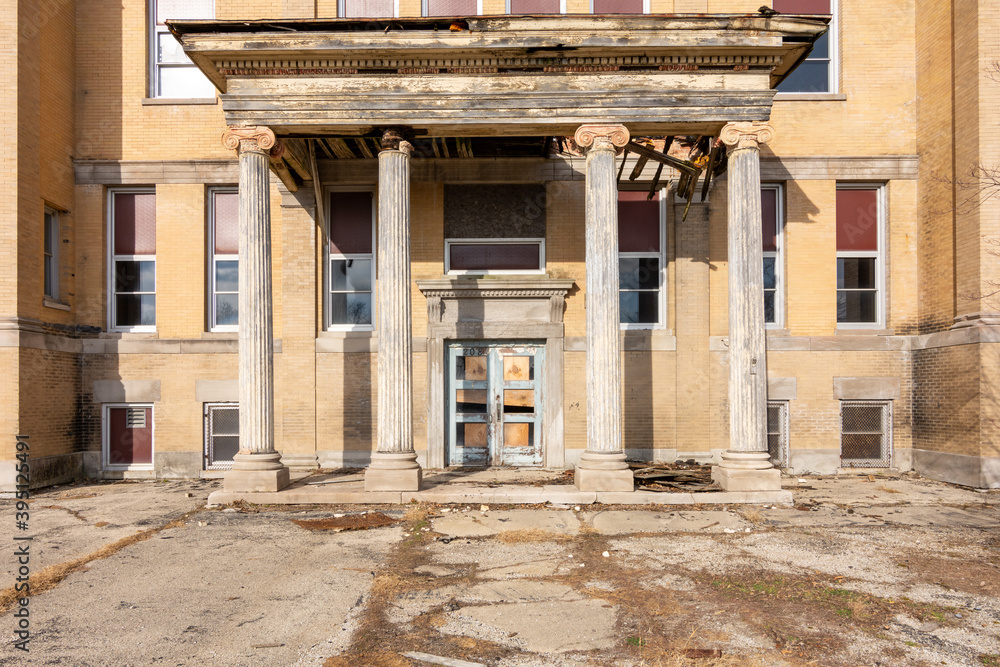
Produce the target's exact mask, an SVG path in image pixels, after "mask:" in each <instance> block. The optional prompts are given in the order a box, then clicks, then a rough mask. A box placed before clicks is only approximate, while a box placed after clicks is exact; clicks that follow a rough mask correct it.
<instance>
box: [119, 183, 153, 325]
mask: <svg viewBox="0 0 1000 667" xmlns="http://www.w3.org/2000/svg"><path fill="white" fill-rule="evenodd" d="M108 198H109V202H108V209H109V213H108V218H109V228H110V229H109V234H108V237H109V240H110V242H109V246H110V248H109V250H110V256H111V257H110V260H111V261H110V262H109V264H110V267H109V268H110V274H111V275H110V280H109V290H108V292H109V294H108V300H109V302H110V305H109V311H110V316H109V320H110V327H109V328H110V329H113V330H117V331H155V330H156V195H155V194H154V193H153V191H151V190H112V191H110V192H109V193H108Z"/></svg>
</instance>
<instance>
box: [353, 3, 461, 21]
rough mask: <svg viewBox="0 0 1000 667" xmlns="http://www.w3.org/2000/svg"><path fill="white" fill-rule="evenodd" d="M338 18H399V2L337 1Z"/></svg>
mask: <svg viewBox="0 0 1000 667" xmlns="http://www.w3.org/2000/svg"><path fill="white" fill-rule="evenodd" d="M452 1H455V0H452ZM441 4H444V3H441ZM337 16H340V17H344V18H349V19H375V18H391V17H393V16H399V0H337ZM428 16H437V14H428Z"/></svg>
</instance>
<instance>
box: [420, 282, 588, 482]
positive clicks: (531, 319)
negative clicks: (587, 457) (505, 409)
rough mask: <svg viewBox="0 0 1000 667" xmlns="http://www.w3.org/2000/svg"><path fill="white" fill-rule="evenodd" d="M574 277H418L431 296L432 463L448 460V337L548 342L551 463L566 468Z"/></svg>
mask: <svg viewBox="0 0 1000 667" xmlns="http://www.w3.org/2000/svg"><path fill="white" fill-rule="evenodd" d="M574 285H575V283H574V282H573V281H572V280H562V279H553V278H544V277H541V278H540V277H537V276H528V277H520V276H510V277H502V278H501V277H490V278H467V277H456V278H437V279H433V280H418V281H417V287H418V288H420V291H421V292H422V293H423V295H424V296H425V297H426V298H427V467H428V468H442V467H444V465H445V451H444V449H445V428H446V425H447V419H448V415H447V410H446V408H447V406H446V405H445V395H444V388H445V373H446V371H447V364H446V359H445V347H446V341H449V340H491V339H508V340H510V339H513V340H518V339H522V340H524V339H531V340H544V341H545V362H544V364H545V367H544V371H543V373H544V375H543V377H544V382H545V387H544V392H545V396H546V400H545V408H544V409H545V412H544V417H543V423H544V429H545V438H544V441H545V443H546V446H545V458H544V461H543V465H544V466H545V467H546V468H563V467H564V465H565V460H566V453H565V448H564V443H563V338H564V332H563V311H564V310H565V302H566V295H567V294H568V293H569V292H570V290H572V289H573V287H574Z"/></svg>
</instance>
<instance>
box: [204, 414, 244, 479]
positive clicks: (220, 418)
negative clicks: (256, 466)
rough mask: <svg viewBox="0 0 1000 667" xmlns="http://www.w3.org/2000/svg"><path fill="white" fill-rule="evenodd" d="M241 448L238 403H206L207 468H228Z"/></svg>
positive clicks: (231, 465)
mask: <svg viewBox="0 0 1000 667" xmlns="http://www.w3.org/2000/svg"><path fill="white" fill-rule="evenodd" d="M239 450H240V409H239V405H238V404H236V403H206V404H205V469H206V470H228V469H229V468H232V467H233V457H234V456H235V455H236V453H237V452H239Z"/></svg>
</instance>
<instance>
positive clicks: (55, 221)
mask: <svg viewBox="0 0 1000 667" xmlns="http://www.w3.org/2000/svg"><path fill="white" fill-rule="evenodd" d="M43 227H44V228H43V229H42V236H43V239H42V257H43V259H44V262H45V269H44V271H45V274H44V294H45V296H46V297H48V298H49V299H52V300H53V301H58V300H59V213H58V212H56V211H55V210H54V209H51V208H49V207H48V206H46V207H45V217H44V221H43Z"/></svg>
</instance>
